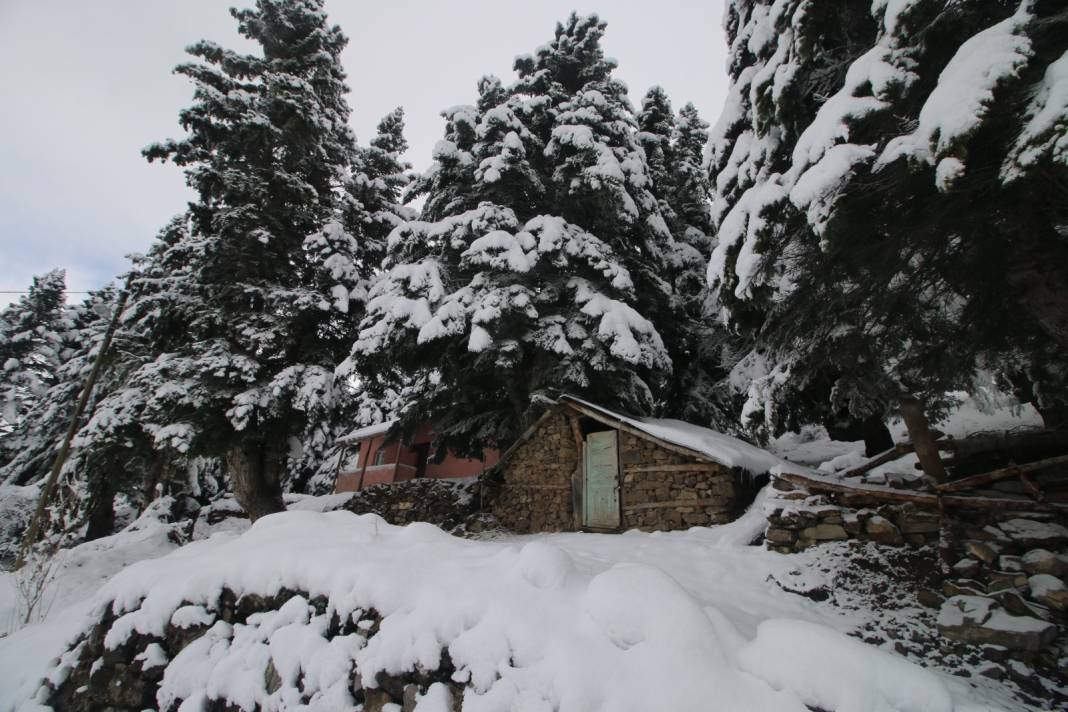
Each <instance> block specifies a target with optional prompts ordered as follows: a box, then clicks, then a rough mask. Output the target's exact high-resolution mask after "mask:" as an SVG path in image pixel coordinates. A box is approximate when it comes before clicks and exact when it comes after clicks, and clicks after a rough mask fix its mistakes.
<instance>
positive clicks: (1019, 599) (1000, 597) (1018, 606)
mask: <svg viewBox="0 0 1068 712" xmlns="http://www.w3.org/2000/svg"><path fill="white" fill-rule="evenodd" d="M990 597H991V598H993V599H994V600H996V601H997V602H998V603H1000V604H1001V605H1002V606H1004V608H1005V610H1006V611H1008V612H1009V613H1011V614H1013V615H1014V616H1034V617H1036V618H1041V619H1042V620H1049V611H1047V610H1046V609H1044V608H1042V606H1037V605H1035V604H1034V603H1031V602H1029V601H1028V600H1027V599H1025V598H1024V597H1023V596H1021V595H1020V592H1019V591H1017V590H1016V589H1008V590H1004V591H997V592H995V593H993V594H991V596H990Z"/></svg>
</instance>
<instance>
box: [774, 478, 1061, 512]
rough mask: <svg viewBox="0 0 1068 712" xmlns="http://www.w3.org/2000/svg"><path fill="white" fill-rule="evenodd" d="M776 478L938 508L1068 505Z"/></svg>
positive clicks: (1043, 508) (1053, 509) (823, 489)
mask: <svg viewBox="0 0 1068 712" xmlns="http://www.w3.org/2000/svg"><path fill="white" fill-rule="evenodd" d="M775 477H776V478H778V479H780V480H784V481H786V482H789V483H791V484H795V485H800V486H802V487H805V488H806V489H808V490H810V491H812V492H826V493H830V494H851V495H857V496H862V497H870V498H872V499H877V500H882V501H885V502H910V503H912V504H915V505H916V506H917V507H925V508H927V509H938V507H939V502H941V504H942V506H943V507H949V508H954V509H1008V510H1028V511H1030V510H1033V511H1041V512H1068V506H1065V505H1056V504H1049V503H1046V504H1042V503H1035V502H1029V501H1027V500H1019V499H1010V498H1008V497H965V496H960V495H940V494H930V493H927V492H909V491H906V490H894V489H890V488H888V487H878V486H876V485H859V484H857V485H852V484H847V483H845V482H835V481H831V480H826V479H822V478H815V477H810V476H808V475H800V474H796V473H792V472H786V473H782V474H778V475H775Z"/></svg>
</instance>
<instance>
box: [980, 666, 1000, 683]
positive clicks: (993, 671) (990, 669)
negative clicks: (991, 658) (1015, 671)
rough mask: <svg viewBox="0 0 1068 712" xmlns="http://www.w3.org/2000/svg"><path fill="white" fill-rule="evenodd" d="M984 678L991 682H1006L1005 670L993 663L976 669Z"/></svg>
mask: <svg viewBox="0 0 1068 712" xmlns="http://www.w3.org/2000/svg"><path fill="white" fill-rule="evenodd" d="M976 672H978V673H979V674H980V675H982V676H983V677H989V678H990V679H991V680H1004V679H1005V668H1003V667H1001V666H1000V665H994V664H993V663H986V664H984V665H982V666H981V667H979V668H977V669H976Z"/></svg>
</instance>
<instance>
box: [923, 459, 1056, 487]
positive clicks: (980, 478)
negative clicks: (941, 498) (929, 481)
mask: <svg viewBox="0 0 1068 712" xmlns="http://www.w3.org/2000/svg"><path fill="white" fill-rule="evenodd" d="M1065 463H1068V455H1059V456H1057V457H1048V458H1046V459H1045V460H1036V461H1035V462H1025V463H1024V464H1022V465H1011V466H1009V467H1002V468H1000V469H997V470H991V471H990V472H984V473H982V474H981V475H972V476H971V477H965V478H964V479H962V480H956V481H954V482H946V483H943V484H940V485H935V490H937V491H938V492H960V491H963V490H970V489H975V488H976V487H979V486H981V485H985V484H990V483H991V482H997V481H998V480H1004V479H1007V478H1009V477H1019V476H1020V475H1023V474H1026V473H1028V472H1034V471H1036V470H1044V469H1046V468H1047V467H1054V466H1055V465H1062V464H1065ZM1025 484H1026V483H1025Z"/></svg>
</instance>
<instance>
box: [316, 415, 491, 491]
mask: <svg viewBox="0 0 1068 712" xmlns="http://www.w3.org/2000/svg"><path fill="white" fill-rule="evenodd" d="M433 440H434V434H433V433H432V432H431V430H430V428H429V427H428V426H424V427H423V428H421V429H420V430H419V432H418V433H417V434H416V436H415V438H413V441H412V443H411V444H410V445H408V446H403V445H401V444H400V443H395V442H394V443H388V444H384V443H385V435H376V436H374V437H371V438H367V439H365V440H361V441H360V443H359V448H360V454H359V457H358V458H357V459H356V469H355V470H344V471H342V472H339V473H338V477H337V483H336V484H335V486H334V491H335V492H353V491H355V490H357V489H359V486H360V475H361V471H362V474H363V486H364V487H370V486H372V485H378V484H388V483H390V482H402V481H404V480H410V479H413V478H414V477H415V476H416V473H417V472H418V468H419V460H420V449H419V448H418V446H419V445H424V444H430V443H432V442H433ZM383 446H384V447H385V448H386V456H385V463H384V464H382V465H375V464H373V462H374V459H375V455H376V454H377V452H378V451H379V449H380V448H382V447H383ZM349 447H355V445H350V446H349ZM346 459H347V460H350V461H351V458H348V457H347V458H346ZM500 459H501V454H500V452H499V451H497V450H488V449H487V450H486V452H485V456H484V459H483V460H478V459H475V458H466V457H457V456H455V455H453V454H452V453H451V452H450V453H448V454H447V455H446V456H445V458H444V459H443V460H442V461H441V462H428V463H426V469H425V472H424V474H423V476H424V477H429V478H435V479H448V478H458V477H474V476H475V475H477V474H479V473H480V472H482V470H484V469H486V468H488V467H492V466H493V465H495V464H497V462H498V461H499V460H500Z"/></svg>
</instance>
